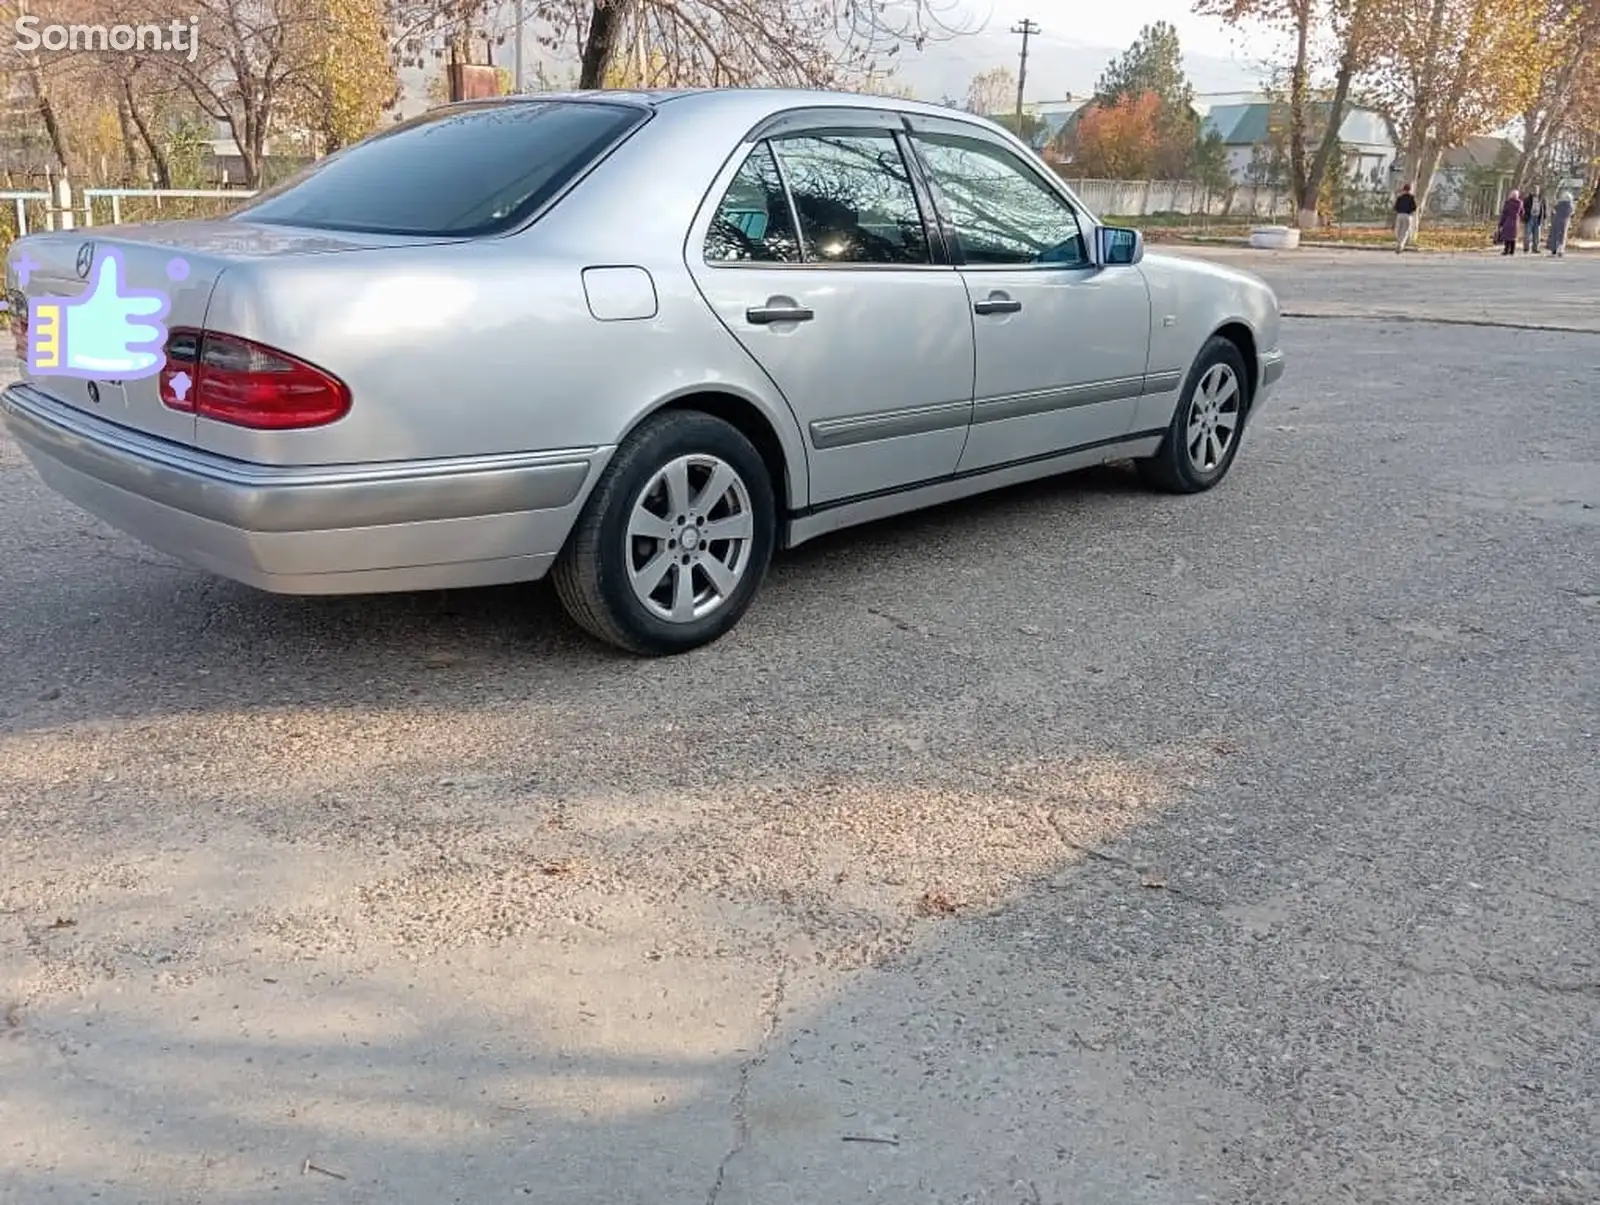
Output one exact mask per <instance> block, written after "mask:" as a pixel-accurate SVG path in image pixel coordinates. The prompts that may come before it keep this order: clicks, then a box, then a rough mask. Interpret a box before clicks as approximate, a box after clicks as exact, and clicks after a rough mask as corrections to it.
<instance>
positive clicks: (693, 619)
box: [550, 410, 777, 657]
mask: <svg viewBox="0 0 1600 1205" xmlns="http://www.w3.org/2000/svg"><path fill="white" fill-rule="evenodd" d="M712 495H714V496H712ZM776 510H777V507H776V503H775V501H774V497H773V488H772V478H771V475H770V474H769V473H768V472H767V466H766V464H765V462H764V461H763V460H762V459H761V454H760V453H759V452H758V451H756V449H755V446H754V445H753V444H752V443H751V442H750V441H749V440H748V439H746V438H745V437H744V435H743V434H742V433H741V432H740V431H739V430H738V429H737V428H736V427H734V426H732V425H731V424H729V423H726V422H723V421H722V420H721V419H719V418H714V417H713V416H711V415H709V414H703V413H701V412H699V411H689V410H673V411H667V412H665V413H662V414H658V415H655V416H654V417H652V418H650V419H647V420H646V421H645V422H644V423H643V424H642V425H641V426H640V427H639V428H638V429H637V430H635V431H634V432H633V433H632V434H631V435H629V436H628V437H627V439H625V440H624V441H623V443H622V445H621V446H620V447H619V448H618V449H617V451H616V454H615V455H614V456H613V457H612V459H611V463H610V464H609V465H607V466H606V470H605V472H604V474H602V476H601V478H600V481H599V483H598V484H597V485H596V486H595V488H594V492H593V493H592V494H590V495H589V498H588V500H587V501H586V502H585V504H584V507H583V512H582V513H581V514H580V515H579V516H578V521H577V523H576V524H575V525H574V527H573V529H572V533H571V535H570V536H569V537H568V538H567V543H566V546H565V547H564V548H563V549H562V551H561V555H560V556H559V557H557V558H556V563H555V565H554V567H553V568H552V570H551V574H550V576H551V579H552V580H553V582H554V584H555V588H556V594H557V595H558V596H559V597H560V599H561V605H562V606H563V607H564V608H565V609H566V611H567V614H568V615H570V616H571V617H572V619H573V621H574V622H575V623H576V624H577V625H578V626H579V627H581V628H583V629H584V630H585V631H586V632H588V633H589V634H590V635H592V636H594V637H596V638H598V639H600V640H603V641H605V642H606V643H608V644H612V645H615V646H616V647H618V648H621V649H625V650H626V651H628V652H631V653H636V654H639V655H642V656H648V657H662V656H671V655H673V654H676V653H686V652H688V651H690V650H691V649H696V648H700V647H702V646H704V645H707V644H710V643H711V642H712V641H715V640H717V639H719V638H721V637H722V636H724V635H725V634H726V633H727V632H728V631H729V630H731V629H732V628H733V626H734V625H735V624H737V623H738V622H739V620H740V618H741V617H742V616H743V615H744V613H745V611H746V610H748V609H749V606H750V603H751V601H752V600H753V599H754V598H755V596H756V592H757V591H758V590H759V589H760V588H761V582H762V579H763V578H764V577H765V576H766V571H767V565H768V563H769V562H770V560H771V559H772V548H773V543H774V538H775V532H776V528H777V517H776Z"/></svg>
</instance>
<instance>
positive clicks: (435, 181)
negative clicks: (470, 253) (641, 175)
mask: <svg viewBox="0 0 1600 1205" xmlns="http://www.w3.org/2000/svg"><path fill="white" fill-rule="evenodd" d="M648 115H649V111H648V110H647V109H645V108H643V107H641V106H638V105H623V104H613V103H606V102H598V101H497V102H490V103H488V104H480V105H467V106H457V107H452V108H449V109H442V110H435V111H434V112H432V113H426V114H423V115H422V116H421V117H417V118H413V119H412V120H410V121H408V122H405V123H403V124H401V125H398V126H396V127H395V128H394V129H392V130H387V131H385V132H384V133H382V134H377V135H374V136H373V137H371V138H368V139H366V140H365V141H362V142H358V143H356V144H355V145H354V146H351V147H348V148H346V149H345V150H343V151H340V152H338V153H337V154H335V155H331V156H329V157H328V158H327V159H325V160H323V161H322V162H320V163H318V164H316V165H314V166H313V167H312V168H311V169H310V170H308V171H306V172H304V173H302V174H301V175H300V176H298V177H296V178H295V179H293V180H290V181H288V182H287V183H285V184H283V185H281V186H279V187H278V188H275V189H273V190H272V191H271V192H269V193H267V194H265V195H264V196H262V197H258V198H257V199H256V200H255V201H254V202H253V203H251V204H250V205H248V206H246V207H245V208H243V209H239V210H236V211H235V214H236V216H237V217H238V218H239V219H241V220H244V221H251V222H270V223H272V224H274V225H282V226H308V227H311V228H313V229H319V230H348V231H359V232H363V233H372V234H396V235H418V236H431V237H459V238H471V237H474V236H476V235H481V234H493V233H497V232H499V231H502V230H505V229H508V228H510V227H513V226H517V225H520V224H521V223H522V222H524V221H526V220H527V219H528V218H529V217H531V216H532V215H533V214H534V213H536V212H537V211H538V210H539V209H541V208H542V207H543V206H544V205H545V204H546V203H547V202H548V201H549V200H550V199H551V198H552V197H554V196H556V195H557V194H558V193H559V192H560V191H561V190H562V189H563V188H565V187H566V186H567V185H568V184H569V183H571V182H572V180H573V179H574V178H575V177H577V176H578V175H580V174H581V173H582V172H583V171H585V170H586V169H587V168H588V167H589V166H590V165H591V164H593V163H594V161H595V160H596V159H598V158H599V157H600V156H601V155H603V154H604V153H605V152H606V151H608V150H609V149H610V148H611V147H612V146H613V145H614V144H615V143H617V142H618V141H619V140H620V139H621V138H622V137H624V136H625V135H626V134H628V133H629V132H630V131H631V130H632V129H633V128H634V127H635V126H637V125H639V124H640V123H641V122H642V121H644V119H645V118H646V117H647V116H648Z"/></svg>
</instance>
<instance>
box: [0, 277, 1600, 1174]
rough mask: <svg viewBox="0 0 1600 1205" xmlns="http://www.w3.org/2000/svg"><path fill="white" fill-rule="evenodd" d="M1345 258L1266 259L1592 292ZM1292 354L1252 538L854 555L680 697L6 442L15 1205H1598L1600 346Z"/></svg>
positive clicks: (484, 610) (767, 613)
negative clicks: (270, 565) (166, 543)
mask: <svg viewBox="0 0 1600 1205" xmlns="http://www.w3.org/2000/svg"><path fill="white" fill-rule="evenodd" d="M1205 254H1210V251H1209V250H1208V251H1207V252H1205ZM1329 254H1334V253H1318V254H1317V255H1314V256H1309V257H1308V258H1305V259H1302V260H1295V259H1294V258H1293V257H1292V256H1288V255H1276V256H1266V257H1263V258H1261V259H1260V260H1259V261H1257V262H1253V263H1251V265H1250V266H1252V267H1259V268H1260V270H1261V271H1262V272H1263V274H1264V275H1266V276H1268V278H1269V279H1271V280H1273V283H1274V284H1275V285H1276V286H1277V287H1278V288H1279V289H1280V290H1281V292H1282V295H1283V296H1284V302H1285V308H1288V309H1294V308H1299V309H1301V310H1304V311H1307V312H1309V311H1311V310H1315V309H1317V308H1318V307H1321V308H1322V309H1325V310H1327V311H1329V312H1332V311H1334V310H1335V309H1337V307H1339V306H1354V305H1358V304H1360V303H1359V302H1357V301H1356V300H1354V293H1353V290H1354V288H1355V286H1354V284H1353V283H1352V282H1353V281H1356V280H1357V279H1360V280H1362V281H1364V282H1365V284H1364V285H1363V287H1364V288H1366V289H1369V290H1370V293H1369V295H1370V296H1371V297H1373V298H1377V299H1378V300H1376V301H1374V302H1373V303H1372V306H1373V307H1375V308H1376V309H1377V310H1378V311H1380V312H1381V310H1382V308H1383V307H1384V306H1388V305H1390V304H1392V303H1394V301H1395V299H1396V298H1402V299H1404V300H1405V303H1406V306H1407V308H1410V309H1412V310H1414V311H1420V310H1421V309H1423V308H1428V309H1430V311H1437V312H1438V314H1439V316H1451V315H1457V316H1460V315H1467V316H1469V317H1470V315H1471V313H1472V312H1474V307H1478V306H1480V305H1481V304H1482V299H1483V298H1485V297H1487V296H1489V293H1488V290H1490V289H1493V290H1497V291H1496V292H1494V293H1493V305H1494V306H1495V307H1496V309H1497V310H1503V311H1506V312H1510V313H1514V314H1516V315H1519V316H1527V315H1539V314H1542V313H1546V312H1550V313H1553V314H1554V315H1555V316H1554V317H1552V318H1551V322H1552V323H1553V324H1554V325H1577V323H1576V321H1569V320H1568V319H1569V318H1570V315H1571V313H1573V312H1577V311H1578V310H1579V309H1581V307H1578V306H1576V305H1568V304H1567V303H1566V302H1564V301H1561V300H1560V299H1561V298H1564V297H1568V296H1569V295H1570V296H1576V295H1579V294H1581V295H1584V296H1587V297H1589V298H1594V297H1600V257H1580V256H1572V257H1569V258H1568V259H1567V260H1566V261H1564V262H1563V263H1561V264H1549V263H1545V262H1538V263H1537V264H1534V263H1529V262H1522V261H1518V262H1516V263H1515V264H1507V265H1500V264H1496V265H1494V269H1495V271H1494V274H1493V275H1494V280H1493V283H1492V284H1490V283H1486V282H1488V279H1489V273H1488V271H1487V270H1486V269H1485V268H1484V267H1482V266H1481V264H1480V262H1479V261H1478V260H1477V259H1475V258H1474V257H1443V256H1440V257H1427V258H1426V263H1425V262H1424V257H1421V256H1419V257H1416V258H1415V259H1411V258H1407V259H1405V260H1403V261H1401V262H1399V263H1396V262H1394V260H1395V259H1398V257H1389V258H1386V257H1384V256H1382V255H1380V254H1374V253H1362V252H1350V253H1344V254H1345V258H1344V259H1341V260H1339V261H1338V262H1337V263H1332V264H1330V263H1329V262H1328V260H1327V257H1328V255H1329ZM1218 258H1235V257H1232V256H1228V255H1224V254H1221V253H1219V254H1218ZM1368 265H1370V267H1369V266H1368ZM1501 268H1504V269H1505V270H1504V271H1500V269H1501ZM1423 273H1426V275H1423ZM1363 274H1365V275H1363ZM1406 279H1411V280H1413V281H1414V282H1418V283H1416V284H1415V286H1414V287H1415V288H1416V290H1417V292H1416V293H1415V294H1411V293H1407V292H1406V289H1407V288H1408V286H1406V285H1405V284H1404V281H1405V280H1406ZM1552 282H1557V283H1552ZM1413 299H1415V304H1413V303H1412V302H1413ZM1552 299H1554V300H1552ZM1590 307H1591V309H1592V308H1593V303H1592V301H1591V302H1590ZM1557 319H1560V320H1559V321H1557ZM1284 338H1285V346H1286V348H1287V350H1288V353H1289V356H1290V361H1289V372H1288V375H1287V376H1286V377H1285V379H1284V382H1283V384H1282V386H1281V390H1280V392H1279V393H1278V394H1277V396H1276V397H1275V398H1274V400H1273V402H1272V403H1271V406H1270V408H1269V409H1267V410H1264V411H1263V412H1262V413H1261V415H1260V418H1259V422H1258V423H1257V424H1256V425H1255V427H1254V428H1253V430H1252V431H1251V433H1250V435H1249V437H1248V439H1247V442H1246V445H1245V448H1244V449H1243V452H1242V456H1241V459H1240V461H1239V463H1238V465H1237V467H1236V468H1235V470H1234V472H1233V474H1232V475H1231V477H1230V478H1229V480H1228V482H1227V483H1226V484H1225V485H1224V486H1223V487H1221V488H1219V489H1218V490H1216V491H1214V492H1212V493H1211V494H1208V495H1204V496H1201V497H1197V498H1167V497H1160V496H1155V495H1151V494H1148V493H1145V492H1144V491H1142V490H1141V489H1139V488H1138V487H1137V486H1136V485H1135V484H1134V483H1133V482H1132V481H1131V480H1130V478H1129V476H1128V474H1127V473H1125V472H1122V471H1121V470H1117V469H1108V470H1103V471H1097V472H1093V473H1087V474H1081V475H1078V476H1075V477H1071V478H1067V479H1064V480H1061V481H1056V482H1048V483H1043V484H1039V485H1035V486H1029V487H1025V488H1022V489H1017V490H1011V491H1007V492H1005V493H1002V494H999V495H996V496H993V497H990V498H987V499H982V500H977V501H974V502H971V503H964V504H961V505H958V506H953V507H949V508H945V509H941V510H938V511H934V512H929V513H925V514H923V515H919V516H911V517H908V518H905V519H902V520H897V521H893V522H889V523H884V524H879V525H876V526H873V527H869V528H864V529H860V530H857V531H853V532H847V533H840V534H839V535H837V536H834V537H830V538H828V539H825V540H821V541H818V542H817V543H816V544H815V545H812V546H808V547H806V548H804V549H801V550H798V551H797V552H795V553H793V554H791V555H788V556H786V557H784V558H782V559H781V560H780V561H779V563H778V564H777V565H776V566H775V568H774V571H773V575H772V578H771V581H770V582H769V584H768V587H767V590H766V591H765V593H764V596H763V598H762V600H761V601H759V602H758V604H757V606H756V608H755V609H754V610H753V611H752V612H751V614H750V615H749V616H748V618H747V619H746V621H745V623H744V624H743V625H742V626H741V628H740V629H739V631H738V632H737V633H736V634H735V635H734V636H733V637H730V638H729V639H728V640H726V641H724V642H723V643H721V644H719V645H717V646H714V647H713V648H711V649H707V650H703V651H701V652H699V653H696V654H694V655H691V656H689V657H687V658H682V659H678V660H674V661H670V662H634V661H629V660H626V659H623V658H619V657H616V656H613V655H611V654H610V653H608V652H607V651H605V650H603V649H599V648H597V647H595V646H593V645H591V644H589V643H588V642H586V641H584V640H583V639H581V638H580V637H579V636H578V635H577V634H575V633H574V632H573V630H572V629H571V628H570V626H569V625H568V624H567V623H566V621H565V620H564V619H563V618H562V617H561V615H560V611H559V608H558V607H557V605H556V603H555V602H554V600H553V598H552V597H551V596H550V593H549V591H548V590H546V589H545V588H544V587H542V586H534V587H526V588H511V589H504V590H490V591H481V592H466V593H456V594H448V595H431V596H402V597H382V598H366V599H350V600H336V599H321V600H315V599H314V600H295V599H284V598H273V597H268V596H265V595H260V594H255V593H252V592H251V591H249V590H247V589H245V588H243V587H236V586H233V585H230V584H228V583H223V582H218V581H214V580H212V579H209V578H207V577H206V576H204V575H203V574H200V573H198V572H195V571H192V570H189V569H187V568H184V567H183V566H181V565H179V564H177V563H176V562H174V561H172V560H170V559H169V558H166V557H164V556H161V555H159V554H156V553H154V552H150V551H149V550H146V549H142V548H140V547H139V546H137V545H135V544H134V543H132V542H131V541H128V540H126V539H124V538H122V537H120V536H118V535H116V534H114V533H112V532H110V531H108V530H107V529H105V528H104V527H103V526H101V525H100V524H98V523H97V522H95V521H94V520H92V519H90V518H88V517H87V516H84V515H82V514H79V513H77V512H75V511H74V510H72V509H71V508H70V507H69V506H67V505H66V504H65V503H63V502H61V501H59V500H57V499H56V498H55V497H54V496H53V495H51V494H50V493H49V492H48V491H46V490H45V489H44V487H43V486H42V485H41V484H40V483H39V482H38V480H37V479H36V477H35V476H34V474H33V472H32V470H31V469H30V468H29V467H28V466H27V465H26V463H25V462H24V461H23V460H22V458H21V457H20V455H19V454H18V452H17V451H16V449H15V448H14V447H13V446H12V445H11V444H9V443H7V442H4V441H3V440H0V507H3V510H4V513H5V515H6V520H5V522H4V523H3V524H0V615H4V617H5V619H6V622H5V623H4V624H3V625H0V665H4V666H5V673H4V674H3V675H0V865H3V866H4V868H5V873H4V875H3V877H0V1201H6V1202H10V1201H16V1202H19V1203H27V1205H33V1203H35V1202H47V1201H52V1200H60V1201H71V1202H78V1201H85V1200H89V1199H91V1198H93V1199H95V1200H98V1201H100V1202H104V1203H106V1205H134V1203H135V1202H162V1203H169V1202H171V1203H183V1202H196V1203H200V1202H203V1203H205V1205H215V1203H217V1202H241V1203H246V1205H248V1203H252V1202H264V1201H268V1200H272V1201H279V1202H380V1201H381V1202H385V1203H394V1202H404V1203H409V1202H417V1203H418V1205H439V1203H441V1202H452V1201H459V1202H471V1203H473V1205H477V1203H479V1202H484V1201H489V1200H506V1199H509V1200H524V1199H533V1200H549V1201H561V1202H595V1203H596V1205H601V1203H604V1205H611V1203H614V1202H641V1203H644V1202H648V1203H649V1205H785V1203H795V1205H802V1203H803V1205H824V1203H826V1205H835V1203H853V1202H884V1203H887V1205H901V1203H905V1205H913V1203H938V1205H958V1203H960V1205H969V1203H979V1202H982V1203H990V1202H993V1203H1004V1205H1067V1203H1073V1205H1077V1203H1099V1202H1107V1203H1114V1205H1180V1203H1181V1205H1193V1203H1195V1202H1240V1203H1245V1202H1252V1203H1254V1202H1260V1203H1262V1205H1301V1203H1304V1205H1327V1203H1330V1202H1341V1201H1349V1202H1360V1203H1361V1205H1379V1203H1390V1202H1394V1203H1400V1202H1404V1203H1412V1202H1415V1203H1419V1205H1420V1203H1423V1202H1426V1203H1427V1205H1436V1203H1437V1202H1440V1201H1448V1202H1452V1203H1457V1202H1469V1203H1474V1205H1475V1203H1478V1202H1483V1203H1493V1205H1500V1203H1504V1205H1580V1203H1583V1205H1589V1203H1593V1202H1596V1201H1600V1143H1597V1142H1596V1138H1595V1135H1596V1134H1597V1133H1600V1108H1597V1093H1600V1043H1597V1042H1596V1041H1595V1034H1596V1032H1597V1031H1600V924H1597V920H1596V905H1597V899H1600V844H1597V841H1596V836H1597V829H1600V810H1597V808H1596V804H1597V803H1600V756H1597V752H1600V747H1597V746H1600V742H1597V737H1596V733H1597V728H1600V715H1597V711H1600V708H1597V701H1600V700H1597V694H1600V640H1597V639H1596V634H1597V624H1600V464H1597V462H1600V435H1597V431H1600V426H1597V424H1596V423H1595V410H1594V408H1595V404H1596V397H1597V396H1600V389H1597V385H1600V334H1578V333H1559V332H1549V331H1531V330H1520V331H1519V330H1502V329H1489V328H1470V327H1464V326H1444V325H1428V324H1422V323H1417V322H1394V321H1384V320H1382V319H1381V316H1380V317H1373V316H1370V311H1369V316H1367V317H1364V318H1357V319H1348V318H1320V319H1315V320H1311V319H1295V320H1288V321H1286V323H1285V336H1284Z"/></svg>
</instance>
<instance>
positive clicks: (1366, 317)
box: [1279, 310, 1600, 335]
mask: <svg viewBox="0 0 1600 1205" xmlns="http://www.w3.org/2000/svg"><path fill="white" fill-rule="evenodd" d="M1279 316H1280V317H1283V318H1298V319H1302V320H1306V321H1317V320H1321V321H1328V320H1338V321H1345V322H1403V323H1406V324H1408V325H1413V326H1478V327H1488V328H1490V329H1493V330H1507V331H1548V332H1550V333H1551V334H1559V335H1600V323H1597V324H1596V325H1594V326H1558V325H1555V324H1551V323H1539V322H1507V321H1504V320H1502V319H1499V318H1450V317H1446V316H1438V315H1433V316H1422V315H1417V314H1386V313H1382V312H1379V311H1374V310H1343V311H1340V310H1280V311H1279Z"/></svg>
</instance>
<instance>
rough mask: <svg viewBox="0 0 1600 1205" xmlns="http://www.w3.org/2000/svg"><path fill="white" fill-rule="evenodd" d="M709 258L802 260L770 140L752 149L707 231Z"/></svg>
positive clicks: (717, 260) (715, 260) (716, 260)
mask: <svg viewBox="0 0 1600 1205" xmlns="http://www.w3.org/2000/svg"><path fill="white" fill-rule="evenodd" d="M706 260H707V262H709V263H729V262H740V261H743V262H754V263H780V264H794V263H799V262H800V240H799V239H798V238H797V237H796V236H795V232H794V216H793V215H792V214H791V213H790V212H789V198H788V196H787V195H785V193H784V191H783V179H782V177H780V176H779V175H778V166H777V164H776V163H774V162H773V160H772V150H771V148H769V147H768V146H767V144H766V143H764V142H763V143H762V144H761V145H760V146H758V147H756V149H755V150H753V151H751V152H750V156H749V158H747V159H746V160H745V161H744V165H743V166H742V167H740V168H739V174H738V175H737V176H735V177H734V178H733V183H732V184H730V185H728V191H727V194H726V195H725V196H724V197H723V198H722V204H720V205H718V206H717V215H716V217H714V218H712V220H711V229H709V230H708V231H706Z"/></svg>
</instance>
